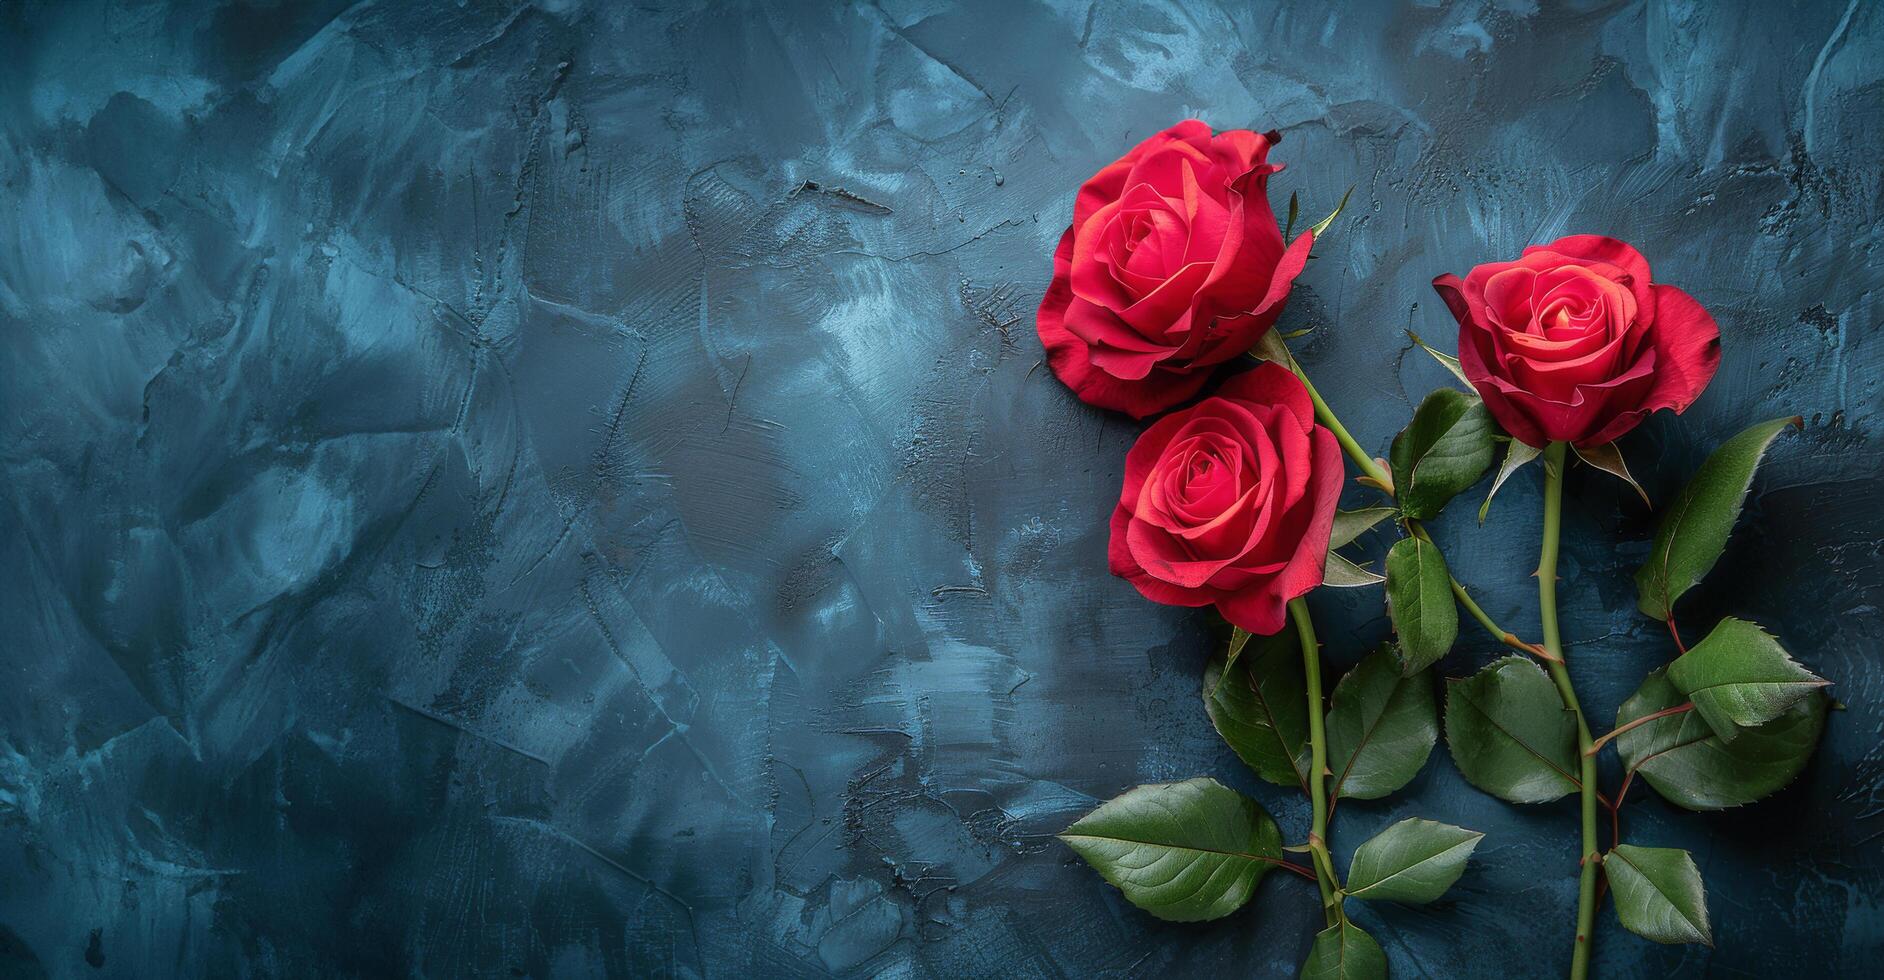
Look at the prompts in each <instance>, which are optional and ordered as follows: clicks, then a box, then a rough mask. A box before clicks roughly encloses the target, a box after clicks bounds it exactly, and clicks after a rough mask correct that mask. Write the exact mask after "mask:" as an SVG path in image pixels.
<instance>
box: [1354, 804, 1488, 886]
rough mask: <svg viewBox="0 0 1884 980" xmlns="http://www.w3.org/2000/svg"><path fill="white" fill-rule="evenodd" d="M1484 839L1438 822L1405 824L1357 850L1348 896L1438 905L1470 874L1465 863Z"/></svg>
mask: <svg viewBox="0 0 1884 980" xmlns="http://www.w3.org/2000/svg"><path fill="white" fill-rule="evenodd" d="M1484 839H1485V835H1484V834H1481V833H1479V832H1478V831H1476V830H1466V829H1465V828H1463V827H1454V826H1453V825H1451V824H1446V823H1439V822H1438V821H1435V820H1421V819H1419V818H1418V817H1413V818H1410V819H1407V820H1402V821H1400V822H1399V823H1397V824H1394V825H1393V826H1391V827H1388V828H1387V829H1386V830H1383V831H1381V832H1380V833H1378V834H1375V835H1374V836H1373V837H1372V838H1370V839H1369V840H1368V841H1367V842H1366V843H1364V844H1362V845H1361V846H1360V847H1359V848H1356V849H1355V851H1354V860H1353V861H1352V862H1351V863H1350V864H1349V866H1348V879H1347V885H1346V890H1347V893H1348V895H1349V897H1352V898H1358V899H1362V900H1364V901H1369V902H1406V903H1408V904H1413V905H1423V904H1425V903H1427V902H1431V901H1436V900H1437V899H1438V898H1439V897H1440V896H1441V895H1444V894H1445V893H1446V889H1448V888H1451V887H1452V884H1453V882H1456V881H1458V880H1459V876H1460V875H1462V874H1464V873H1465V862H1466V859H1468V858H1470V857H1471V856H1472V851H1473V849H1474V848H1476V847H1478V842H1479V841H1481V840H1484Z"/></svg>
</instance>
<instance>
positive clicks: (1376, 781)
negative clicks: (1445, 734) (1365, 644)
mask: <svg viewBox="0 0 1884 980" xmlns="http://www.w3.org/2000/svg"><path fill="white" fill-rule="evenodd" d="M1438 740H1439V708H1438V704H1437V701H1436V699H1435V698H1434V697H1433V680H1432V674H1431V673H1430V672H1428V671H1421V672H1420V673H1417V674H1415V675H1413V676H1412V677H1404V676H1401V674H1400V670H1399V667H1398V666H1397V665H1396V664H1395V663H1394V659H1393V655H1392V654H1391V653H1389V652H1387V651H1386V650H1385V649H1382V650H1380V651H1378V652H1375V653H1372V654H1369V655H1368V656H1367V657H1364V658H1362V660H1361V662H1360V663H1358V664H1356V665H1355V666H1354V669H1353V670H1350V671H1348V673H1347V676H1345V677H1343V678H1341V682H1340V683H1338V684H1336V685H1335V689H1334V697H1333V698H1332V700H1331V702H1330V706H1329V708H1328V770H1329V772H1330V773H1331V774H1332V775H1333V777H1334V778H1333V780H1332V781H1331V782H1330V783H1329V788H1328V795H1329V797H1330V798H1331V799H1337V800H1338V799H1343V798H1350V799H1358V800H1377V799H1380V798H1381V797H1383V796H1386V795H1387V794H1389V793H1392V792H1394V791H1395V790H1397V789H1399V788H1400V787H1402V786H1405V785H1406V784H1407V783H1409V782H1411V781H1412V780H1413V777H1414V776H1417V775H1419V771H1420V769H1421V768H1422V767H1424V766H1425V765H1426V757H1427V756H1428V755H1431V754H1432V751H1433V745H1434V743H1436V742H1437V741H1438Z"/></svg>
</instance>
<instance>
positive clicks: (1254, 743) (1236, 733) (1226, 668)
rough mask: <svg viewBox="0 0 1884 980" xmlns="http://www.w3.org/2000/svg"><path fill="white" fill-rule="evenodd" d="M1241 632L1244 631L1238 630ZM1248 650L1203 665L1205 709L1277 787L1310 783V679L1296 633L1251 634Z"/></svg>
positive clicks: (1234, 745)
mask: <svg viewBox="0 0 1884 980" xmlns="http://www.w3.org/2000/svg"><path fill="white" fill-rule="evenodd" d="M1238 632H1242V631H1241V630H1239V631H1238ZM1243 635H1244V636H1245V637H1249V638H1250V641H1249V644H1248V647H1247V648H1246V650H1245V652H1244V655H1243V656H1239V657H1237V658H1236V659H1235V660H1230V659H1228V654H1227V651H1226V653H1225V654H1220V655H1218V656H1215V657H1212V658H1211V659H1210V662H1209V663H1208V664H1206V665H1205V666H1204V711H1205V713H1207V714H1208V715H1210V723H1211V725H1213V726H1215V727H1216V729H1217V734H1218V735H1221V736H1223V740H1224V741H1225V742H1226V743H1228V744H1229V746H1230V749H1231V751H1233V752H1235V753H1236V757H1237V758H1239V759H1242V760H1243V764H1244V765H1246V766H1249V767H1250V769H1251V770H1252V771H1253V772H1255V773H1256V775H1258V776H1261V777H1262V778H1263V779H1264V780H1265V781H1267V782H1271V783H1274V784H1276V785H1277V786H1296V787H1300V788H1302V789H1303V790H1304V791H1306V788H1307V786H1308V760H1309V749H1308V683H1307V680H1306V679H1305V677H1304V675H1303V671H1302V651H1301V648H1300V647H1299V646H1298V645H1297V640H1296V638H1295V637H1294V635H1293V634H1289V633H1278V634H1276V635H1275V636H1252V635H1251V634H1249V633H1243Z"/></svg>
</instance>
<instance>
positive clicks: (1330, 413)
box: [1288, 356, 1555, 661]
mask: <svg viewBox="0 0 1884 980" xmlns="http://www.w3.org/2000/svg"><path fill="white" fill-rule="evenodd" d="M1288 366H1289V370H1291V371H1293V372H1295V376H1296V377H1297V378H1299V379H1300V380H1301V382H1302V387H1304V388H1306V389H1308V400H1309V401H1311V402H1314V403H1315V421H1317V422H1320V423H1321V424H1322V425H1323V426H1324V427H1325V428H1327V429H1328V431H1330V432H1333V433H1334V437H1335V441H1336V442H1339V443H1340V444H1341V448H1342V449H1343V450H1345V451H1346V452H1347V454H1348V456H1349V457H1350V458H1351V459H1353V460H1354V465H1356V466H1359V467H1360V468H1361V472H1362V473H1365V474H1367V478H1368V479H1369V480H1371V481H1373V483H1374V485H1375V486H1377V487H1379V488H1381V490H1382V491H1383V492H1385V493H1386V494H1387V495H1389V496H1392V494H1393V475H1392V474H1391V473H1388V472H1387V469H1386V467H1383V466H1381V465H1380V463H1379V462H1378V461H1377V460H1375V459H1374V458H1373V457H1372V456H1369V455H1367V451H1366V450H1364V449H1362V448H1361V444H1360V443H1358V442H1355V441H1354V436H1353V435H1351V434H1349V432H1348V427H1347V426H1345V425H1342V424H1341V420H1340V419H1338V418H1336V417H1335V413H1334V409H1332V408H1329V407H1328V403H1327V402H1325V401H1323V400H1322V397H1321V392H1319V391H1316V390H1315V384H1314V382H1312V381H1310V380H1308V373H1307V372H1306V371H1303V370H1302V365H1301V364H1299V363H1297V362H1296V360H1295V358H1294V357H1293V356H1291V357H1290V358H1289V365H1288ZM1406 526H1407V531H1408V532H1409V533H1411V534H1412V535H1413V536H1414V537H1416V538H1419V539H1421V540H1423V541H1425V542H1426V543H1427V544H1432V543H1433V539H1432V538H1431V537H1430V536H1428V535H1427V533H1426V528H1424V527H1422V526H1421V525H1420V522H1418V521H1416V520H1413V519H1411V518H1407V520H1406ZM1446 579H1447V581H1448V582H1450V583H1451V584H1452V595H1453V597H1454V598H1456V599H1458V600H1459V605H1461V606H1464V607H1465V611H1466V612H1468V613H1471V614H1472V618H1473V619H1476V620H1478V623H1479V625H1480V626H1483V627H1485V631H1486V632H1487V633H1490V634H1491V635H1492V637H1493V638H1494V639H1496V640H1497V641H1498V642H1500V643H1502V644H1504V645H1505V646H1508V647H1510V648H1512V649H1513V650H1517V651H1520V652H1522V653H1528V654H1531V655H1533V656H1535V657H1537V658H1538V659H1540V660H1546V661H1548V660H1550V659H1552V658H1553V657H1554V656H1555V654H1552V653H1551V652H1550V651H1549V650H1546V649H1544V648H1543V647H1540V646H1538V645H1537V644H1535V643H1526V642H1524V641H1523V640H1521V639H1519V638H1518V636H1517V634H1515V633H1512V632H1511V631H1510V630H1507V629H1505V628H1504V627H1502V626H1499V625H1498V624H1497V622H1495V621H1493V619H1492V618H1491V616H1490V615H1488V614H1487V613H1486V612H1485V610H1484V609H1481V608H1479V604H1478V603H1477V602H1475V601H1473V599H1472V594H1471V593H1469V592H1467V591H1465V586H1463V585H1461V584H1459V580H1458V579H1456V578H1453V577H1452V576H1451V575H1450V574H1448V575H1447V576H1446Z"/></svg>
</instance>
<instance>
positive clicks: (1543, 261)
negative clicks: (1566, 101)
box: [1433, 235, 1720, 446]
mask: <svg viewBox="0 0 1884 980" xmlns="http://www.w3.org/2000/svg"><path fill="white" fill-rule="evenodd" d="M1433 288H1434V289H1437V290H1439V295H1440V297H1441V298H1442V299H1444V300H1445V301H1446V305H1447V306H1449V307H1451V308H1452V315H1453V316H1455V317H1457V318H1458V320H1459V363H1460V364H1461V365H1462V366H1463V367H1464V368H1465V376H1466V377H1467V378H1468V379H1470V380H1471V382H1472V387H1474V388H1477V389H1478V393H1479V396H1480V397H1482V398H1484V399H1485V407H1486V408H1487V409H1489V410H1490V411H1491V414H1492V417H1493V418H1495V419H1497V420H1498V424H1499V425H1502V426H1504V427H1505V431H1506V432H1509V433H1511V434H1512V435H1514V436H1516V437H1517V438H1519V439H1521V440H1523V441H1524V442H1525V443H1527V444H1529V445H1532V446H1543V445H1545V444H1546V443H1549V442H1553V441H1556V440H1563V441H1567V442H1571V443H1575V444H1576V445H1578V446H1596V445H1601V444H1603V443H1606V442H1609V441H1611V440H1613V439H1615V438H1616V437H1618V436H1620V435H1622V434H1623V433H1625V432H1628V431H1629V430H1630V429H1633V428H1635V427H1636V426H1637V425H1638V424H1639V423H1641V421H1642V419H1643V418H1645V417H1647V416H1648V414H1649V413H1650V412H1653V411H1655V410H1656V409H1658V408H1672V409H1674V410H1675V412H1676V413H1680V412H1681V411H1682V410H1683V409H1686V408H1687V407H1688V406H1689V405H1691V404H1693V403H1694V400H1695V399H1696V398H1698V397H1700V394H1701V390H1702V389H1703V388H1706V387H1707V383H1708V381H1710V380H1712V379H1713V377H1714V369H1715V368H1717V367H1719V366H1720V328H1719V327H1717V326H1715V325H1714V318H1713V317H1711V316H1708V315H1707V311H1706V310H1704V309H1702V308H1701V304H1699V303H1697V302H1695V301H1694V297H1692V296H1689V295H1688V294H1687V293H1684V292H1682V291H1681V290H1679V289H1676V288H1675V287H1673V286H1663V285H1659V284H1656V283H1654V282H1651V281H1650V280H1649V266H1648V260H1647V259H1644V258H1643V257H1642V253H1640V252H1637V251H1636V250H1635V249H1634V248H1633V247H1631V246H1630V245H1629V244H1627V243H1626V242H1619V241H1617V240H1615V239H1614V238H1604V237H1603V236H1601V235H1571V236H1570V237H1568V238H1559V239H1557V240H1556V241H1554V242H1551V243H1550V244H1549V245H1533V246H1531V247H1530V248H1527V249H1525V250H1524V255H1523V257H1521V258H1519V259H1518V260H1517V261H1516V262H1492V263H1488V264H1486V265H1481V266H1479V267H1477V268H1475V269H1473V270H1472V271H1471V272H1470V273H1469V274H1467V275H1466V277H1465V279H1464V280H1463V281H1461V280H1460V279H1459V277H1458V276H1452V275H1446V276H1440V277H1439V278H1437V279H1434V280H1433Z"/></svg>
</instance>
